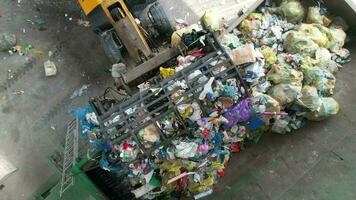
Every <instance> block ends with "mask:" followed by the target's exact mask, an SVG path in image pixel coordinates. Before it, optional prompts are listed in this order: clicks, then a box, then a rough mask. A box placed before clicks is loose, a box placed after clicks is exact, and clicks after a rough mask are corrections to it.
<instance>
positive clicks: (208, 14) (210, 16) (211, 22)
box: [203, 9, 220, 31]
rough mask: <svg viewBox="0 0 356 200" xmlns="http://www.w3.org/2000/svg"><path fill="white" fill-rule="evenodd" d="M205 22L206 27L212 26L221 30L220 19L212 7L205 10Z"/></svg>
mask: <svg viewBox="0 0 356 200" xmlns="http://www.w3.org/2000/svg"><path fill="white" fill-rule="evenodd" d="M203 23H204V25H205V27H207V28H211V29H212V30H214V31H216V30H219V28H220V25H219V19H218V17H217V16H216V13H215V12H214V11H213V10H212V9H208V10H207V11H205V14H204V16H203Z"/></svg>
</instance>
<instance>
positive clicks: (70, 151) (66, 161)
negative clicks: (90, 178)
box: [59, 118, 79, 198]
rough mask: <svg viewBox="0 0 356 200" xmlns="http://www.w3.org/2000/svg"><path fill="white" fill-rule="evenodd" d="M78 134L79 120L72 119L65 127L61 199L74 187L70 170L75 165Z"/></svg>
mask: <svg viewBox="0 0 356 200" xmlns="http://www.w3.org/2000/svg"><path fill="white" fill-rule="evenodd" d="M78 133H79V120H78V118H76V119H73V120H72V121H71V122H70V123H69V124H68V126H67V133H66V138H65V146H64V154H63V168H62V179H61V190H60V193H59V196H60V197H61V198H62V195H63V193H64V192H65V191H66V190H67V189H68V188H69V187H70V186H72V185H74V177H73V175H72V172H71V169H72V167H73V166H74V165H75V163H76V160H77V158H78Z"/></svg>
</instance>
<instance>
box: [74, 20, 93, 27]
mask: <svg viewBox="0 0 356 200" xmlns="http://www.w3.org/2000/svg"><path fill="white" fill-rule="evenodd" d="M77 23H78V25H79V26H83V27H90V22H89V21H87V20H82V19H78V20H77Z"/></svg>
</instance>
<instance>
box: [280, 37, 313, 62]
mask: <svg viewBox="0 0 356 200" xmlns="http://www.w3.org/2000/svg"><path fill="white" fill-rule="evenodd" d="M284 48H285V49H286V51H287V52H288V53H299V54H302V55H305V56H310V57H314V55H315V51H316V50H317V49H318V48H319V46H318V45H317V44H316V43H315V42H314V41H313V40H312V39H310V38H308V37H306V36H305V35H304V34H303V33H300V32H297V31H289V32H288V34H287V37H286V39H285V40H284Z"/></svg>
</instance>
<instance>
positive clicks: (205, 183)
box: [188, 175, 214, 193]
mask: <svg viewBox="0 0 356 200" xmlns="http://www.w3.org/2000/svg"><path fill="white" fill-rule="evenodd" d="M213 184H214V178H213V177H212V176H211V175H209V176H208V177H207V178H206V179H204V180H202V181H200V183H196V182H190V183H189V184H188V190H189V191H190V192H192V193H200V192H204V191H205V190H207V189H209V188H210V187H212V186H213Z"/></svg>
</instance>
